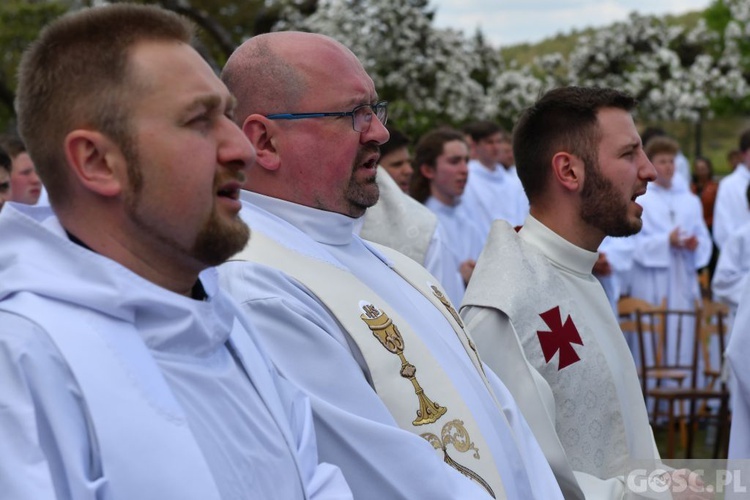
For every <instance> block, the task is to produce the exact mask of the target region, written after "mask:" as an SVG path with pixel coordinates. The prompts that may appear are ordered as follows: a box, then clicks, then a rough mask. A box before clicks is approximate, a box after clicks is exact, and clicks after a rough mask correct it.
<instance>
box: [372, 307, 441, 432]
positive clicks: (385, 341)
mask: <svg viewBox="0 0 750 500" xmlns="http://www.w3.org/2000/svg"><path fill="white" fill-rule="evenodd" d="M362 309H363V311H364V312H365V314H362V315H360V318H362V321H364V322H365V323H366V324H367V326H368V327H369V328H370V330H372V334H373V335H374V336H375V338H377V339H378V340H379V341H380V343H381V344H382V345H383V347H385V348H386V349H387V350H388V351H389V352H391V353H393V354H396V355H397V356H398V357H399V358H400V359H401V370H400V374H401V376H402V377H404V378H406V379H408V380H409V381H410V382H411V383H412V385H413V386H414V392H415V393H416V395H417V399H418V400H419V409H418V410H417V418H416V419H415V420H414V421H412V424H414V425H425V424H432V423H434V422H437V420H438V419H439V418H440V417H442V416H443V415H445V412H446V411H448V409H447V408H445V407H444V406H440V405H439V404H437V403H435V402H433V401H432V400H431V399H430V398H428V397H427V396H426V395H425V393H424V389H422V386H421V385H419V382H418V381H417V377H416V376H415V374H416V373H417V368H416V367H415V366H414V365H412V364H411V363H409V362H408V361H407V360H406V358H405V357H404V339H403V337H402V336H401V333H400V332H399V331H398V327H397V326H396V325H394V324H393V321H392V320H391V318H389V317H388V315H386V314H385V313H384V312H383V311H380V310H378V308H377V307H375V306H374V305H372V304H367V305H364V306H362Z"/></svg>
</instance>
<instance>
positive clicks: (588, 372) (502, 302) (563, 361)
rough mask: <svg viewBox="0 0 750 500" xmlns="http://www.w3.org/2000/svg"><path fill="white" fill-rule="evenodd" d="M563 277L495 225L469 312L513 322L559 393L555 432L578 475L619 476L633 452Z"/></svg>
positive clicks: (608, 377) (467, 300)
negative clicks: (493, 313) (490, 311)
mask: <svg viewBox="0 0 750 500" xmlns="http://www.w3.org/2000/svg"><path fill="white" fill-rule="evenodd" d="M498 226H500V227H502V231H498V230H497V228H498ZM559 272H560V271H559V270H558V269H556V268H554V267H553V266H552V264H551V263H550V262H549V261H548V260H547V258H546V257H545V256H544V255H543V254H541V253H540V252H539V251H538V250H537V249H536V248H535V247H534V246H532V245H530V244H528V243H526V242H525V241H523V239H522V238H521V237H519V236H518V235H517V234H516V232H515V231H514V230H513V228H512V227H511V226H510V225H509V224H507V223H504V222H503V223H502V224H501V223H500V222H499V221H496V222H495V226H494V227H493V232H492V233H491V235H490V239H489V240H488V243H487V245H486V246H485V249H484V251H483V253H482V256H481V257H480V260H479V262H478V263H477V268H476V269H475V272H474V275H473V276H472V281H474V280H476V283H472V285H473V286H472V287H469V290H468V291H467V294H466V296H465V297H464V302H463V306H464V307H465V306H479V307H489V308H494V309H497V310H500V311H502V312H504V313H505V314H507V315H508V317H509V318H510V319H511V322H512V324H513V327H514V328H515V330H516V333H517V335H518V338H519V340H520V342H521V345H522V347H523V350H524V353H525V354H526V358H527V359H528V361H529V362H530V363H531V365H532V366H533V367H534V368H535V369H536V370H537V371H538V372H539V373H540V374H541V375H542V376H543V377H544V378H545V380H546V381H547V383H548V384H549V385H550V387H551V389H552V392H553V393H554V397H555V412H556V419H555V427H556V431H557V434H558V436H559V438H560V442H561V443H562V445H563V448H564V449H565V452H566V454H567V455H568V460H569V461H570V464H571V466H572V468H573V469H574V470H579V471H582V472H586V473H589V474H592V475H595V476H597V477H614V476H617V475H621V474H623V473H624V471H625V469H626V467H627V463H626V462H627V458H628V456H629V451H628V445H627V439H626V434H625V424H624V422H623V417H622V412H621V411H622V410H621V404H620V401H619V400H618V398H617V391H616V388H615V384H614V381H613V379H612V377H613V375H612V372H611V369H610V367H609V366H608V364H607V362H606V359H605V356H604V353H603V352H602V350H601V347H600V346H599V340H598V338H597V332H595V331H592V329H591V328H590V327H589V325H588V324H587V322H586V314H585V312H584V310H583V309H579V307H578V304H577V303H576V302H575V301H574V300H572V298H571V291H570V290H569V289H568V288H567V287H566V286H565V283H564V282H563V280H562V279H561V278H560V277H559V276H558V274H557V273H559ZM477 290H479V292H478V291H477ZM480 293H481V295H480ZM585 306H586V304H582V307H585ZM508 383H512V381H508Z"/></svg>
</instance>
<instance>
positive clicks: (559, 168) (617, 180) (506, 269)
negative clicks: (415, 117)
mask: <svg viewBox="0 0 750 500" xmlns="http://www.w3.org/2000/svg"><path fill="white" fill-rule="evenodd" d="M635 105H636V102H635V100H634V99H633V98H631V97H630V96H628V95H626V94H623V93H621V92H619V91H616V90H610V89H597V88H580V87H568V88H558V89H554V90H551V91H549V92H548V93H546V94H545V95H544V96H542V97H541V99H540V100H539V101H537V103H536V104H534V105H533V106H531V107H530V108H529V109H527V110H526V111H525V112H524V113H523V114H522V116H521V118H520V119H519V121H518V123H517V125H516V128H515V130H514V133H513V141H514V142H513V149H514V153H515V159H516V165H517V168H518V175H519V177H520V179H521V181H522V182H523V185H524V188H525V190H526V193H527V194H528V197H529V201H530V215H529V216H528V217H527V219H526V221H525V223H524V225H523V227H522V228H521V229H520V231H519V232H518V233H517V232H516V231H515V230H514V229H513V228H512V227H511V226H510V225H509V224H508V223H506V222H504V221H496V222H495V223H494V225H493V227H492V231H491V233H490V237H489V240H488V243H487V245H486V246H485V249H484V251H483V253H482V256H481V257H480V259H479V261H478V262H477V266H476V268H475V270H474V275H473V277H472V280H471V282H470V283H469V286H468V289H467V291H466V295H465V297H464V302H463V307H462V310H461V315H462V317H463V319H464V321H465V322H466V324H467V327H468V328H469V329H470V330H471V332H472V334H473V336H474V339H475V341H476V343H477V347H478V349H479V352H480V354H481V355H482V356H483V357H484V359H486V360H487V363H488V364H489V365H490V366H491V367H492V369H493V370H495V371H496V372H497V373H498V374H499V375H500V377H501V379H502V380H503V381H504V382H505V383H506V384H507V386H508V388H509V389H510V391H511V393H512V394H513V396H514V397H515V398H516V400H517V401H518V402H519V405H520V406H521V408H522V410H523V412H524V415H525V416H526V418H527V419H528V420H529V423H530V425H531V427H532V429H533V430H534V433H535V435H536V436H537V439H539V441H540V443H541V444H542V448H543V449H544V450H545V453H546V455H547V458H548V459H549V460H550V463H551V464H552V467H553V470H555V472H556V474H557V475H558V478H559V477H561V475H562V476H563V477H567V478H570V477H572V476H575V480H574V481H575V482H576V483H577V485H576V484H574V485H568V486H570V489H568V491H566V494H567V495H568V497H569V498H583V496H582V495H585V498H596V499H620V498H622V497H623V495H625V478H624V476H625V474H626V473H627V472H628V471H627V466H628V460H629V459H657V458H658V457H659V455H658V452H657V450H656V445H655V443H654V439H653V435H652V432H651V428H650V426H649V421H648V416H647V414H646V407H645V405H644V402H643V395H642V393H641V386H640V384H639V381H638V374H637V373H636V369H635V364H634V362H633V359H632V356H631V355H630V350H629V349H628V346H627V344H626V343H625V340H624V338H623V335H622V332H621V331H620V327H619V324H618V322H617V320H616V318H615V316H614V314H613V311H612V309H611V308H610V306H609V303H608V300H607V297H606V295H605V293H604V290H603V289H602V287H601V285H600V284H599V282H598V281H597V280H596V278H595V277H594V276H593V275H592V268H593V266H594V264H595V262H596V261H597V256H598V254H597V249H598V247H599V245H600V243H601V242H602V240H603V239H604V237H605V236H608V235H609V236H626V235H630V234H633V233H636V232H638V231H639V230H640V228H641V213H642V208H641V206H640V205H639V204H638V203H636V198H637V197H638V196H640V195H642V194H644V193H645V192H646V185H647V184H648V182H650V181H653V180H654V179H655V178H656V173H655V170H654V166H653V165H652V164H651V162H650V161H649V160H648V158H647V157H646V154H645V153H644V150H643V147H642V145H641V140H640V137H639V135H638V131H637V130H636V128H635V125H634V123H633V118H632V116H631V114H630V112H631V111H632V110H633V109H634V107H635ZM563 489H564V490H565V489H566V486H565V485H563Z"/></svg>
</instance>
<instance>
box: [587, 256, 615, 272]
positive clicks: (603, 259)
mask: <svg viewBox="0 0 750 500" xmlns="http://www.w3.org/2000/svg"><path fill="white" fill-rule="evenodd" d="M591 272H592V273H594V275H596V276H609V275H610V274H612V266H611V265H610V263H609V260H607V254H605V253H604V252H599V257H598V258H597V259H596V262H595V263H594V268H593V269H592V270H591Z"/></svg>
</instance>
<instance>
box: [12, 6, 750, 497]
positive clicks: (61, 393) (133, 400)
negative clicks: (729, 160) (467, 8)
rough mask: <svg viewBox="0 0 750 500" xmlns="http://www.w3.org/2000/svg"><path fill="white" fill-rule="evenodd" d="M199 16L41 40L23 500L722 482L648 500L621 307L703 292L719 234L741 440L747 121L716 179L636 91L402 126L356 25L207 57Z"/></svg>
mask: <svg viewBox="0 0 750 500" xmlns="http://www.w3.org/2000/svg"><path fill="white" fill-rule="evenodd" d="M194 30H195V27H194V26H193V25H192V23H190V22H189V21H188V20H187V19H185V18H183V17H182V16H179V15H177V14H175V13H173V12H170V11H166V10H162V9H160V8H158V7H152V6H143V5H135V4H121V3H118V4H113V5H106V6H100V7H93V8H85V9H81V10H79V11H76V12H73V13H70V14H68V15H66V16H63V17H62V18H60V19H58V20H56V21H54V22H52V23H51V24H50V25H49V26H48V27H47V28H45V30H44V31H43V32H42V33H41V34H40V37H39V39H38V40H37V41H35V42H34V43H33V44H32V45H31V46H30V47H29V49H28V50H27V51H26V53H25V54H24V56H23V59H22V62H21V65H20V68H19V91H18V99H17V109H18V119H19V133H20V136H21V137H23V139H24V141H22V140H21V139H20V138H19V137H15V136H7V137H3V138H2V140H0V151H1V152H2V153H0V208H2V213H1V214H0V234H2V235H3V237H2V238H1V239H0V380H1V381H2V389H1V390H0V443H3V444H4V446H7V449H5V448H4V451H3V453H0V492H2V496H3V498H5V497H6V496H7V498H13V499H17V500H41V499H56V500H64V499H65V500H68V499H70V500H72V499H75V500H94V499H98V500H111V499H114V498H138V499H142V500H157V499H165V498H180V499H196V500H198V499H200V500H207V499H216V500H219V499H223V500H235V499H236V500H240V499H247V498H263V499H283V500H301V499H316V500H347V499H351V498H357V499H373V500H376V499H377V500H381V499H389V500H399V499H403V500H407V499H408V500H413V499H422V498H430V499H445V500H450V499H461V500H466V499H474V498H476V499H488V498H497V499H499V498H507V499H518V500H533V499H538V500H549V499H563V498H564V499H568V500H570V499H579V500H584V499H596V500H598V499H617V500H620V499H626V498H627V499H630V498H653V499H663V498H664V499H666V498H672V499H675V500H676V499H681V498H700V499H703V498H712V496H711V495H710V494H707V493H705V491H703V492H701V491H699V490H700V487H701V485H702V484H703V483H702V480H701V479H700V478H699V477H697V476H696V475H695V474H693V473H692V472H691V471H688V470H686V469H678V470H673V469H668V470H665V471H664V475H665V476H664V477H665V478H667V479H669V480H670V481H672V482H673V484H688V485H689V486H690V487H691V489H690V490H689V491H687V492H680V491H676V490H673V491H672V492H671V493H673V495H669V494H667V496H665V494H664V491H649V492H640V495H641V496H634V495H635V492H634V491H633V490H632V488H631V486H630V484H631V482H630V480H626V477H631V478H632V475H633V474H641V475H642V476H644V477H645V475H647V474H643V473H639V472H635V471H634V470H633V461H636V460H648V461H650V462H651V463H654V464H656V463H658V461H659V460H660V455H659V451H658V449H657V446H656V442H655V440H654V436H653V432H652V429H651V427H650V425H649V418H648V414H647V410H646V405H645V401H644V398H643V394H642V392H641V385H640V383H639V375H638V371H637V368H636V364H635V362H634V360H633V356H632V355H631V351H630V349H629V346H628V344H627V342H626V338H625V337H624V336H623V335H622V332H621V330H620V325H619V323H618V320H617V316H616V304H617V301H618V300H619V298H620V297H622V296H624V295H630V296H637V297H640V298H643V299H645V300H647V301H649V302H652V303H658V302H660V301H662V300H666V301H667V302H668V304H669V305H670V306H673V307H680V308H684V307H689V306H690V305H691V304H693V303H694V302H695V301H699V300H700V299H701V298H702V297H703V296H705V294H706V293H709V292H708V291H707V290H704V289H702V288H701V286H700V284H699V278H698V276H699V275H698V273H699V271H700V270H701V269H703V268H706V267H707V266H708V267H711V265H710V263H711V257H712V255H718V262H717V264H716V268H715V270H714V271H713V280H712V281H711V293H713V294H714V296H715V297H716V298H718V299H720V300H724V301H727V302H729V303H730V304H732V306H733V308H734V309H735V310H736V311H735V312H736V314H735V318H734V327H735V333H734V334H733V335H732V337H731V341H730V346H729V349H728V358H729V360H730V364H731V366H732V368H734V372H735V379H736V385H735V391H734V401H733V410H734V425H733V427H732V437H731V443H730V450H729V455H730V457H732V458H750V439H749V438H750V434H748V432H747V428H748V426H747V424H748V422H750V403H749V401H750V397H748V396H749V395H750V373H749V372H748V370H747V367H746V363H745V362H744V359H745V358H746V357H747V354H748V353H750V346H749V345H748V343H750V338H748V335H747V334H746V333H745V330H746V329H747V327H748V326H750V290H747V288H748V287H747V286H746V281H747V275H748V273H749V272H750V263H748V259H749V256H748V252H750V247H749V246H748V245H750V189H749V185H750V131H747V132H745V133H743V134H742V135H741V136H740V150H741V152H742V155H743V157H742V161H741V163H739V164H738V165H737V167H736V168H735V169H734V171H733V172H732V173H731V174H730V175H729V176H727V177H725V178H724V179H722V180H721V182H720V183H718V187H717V188H715V189H714V188H712V186H713V184H712V183H714V184H715V182H714V181H713V179H712V174H711V169H710V163H707V161H706V160H705V159H699V160H696V164H695V169H694V176H693V177H692V178H688V177H687V176H688V175H689V171H690V169H689V168H685V161H686V160H685V158H684V156H682V155H681V153H680V151H679V146H678V144H677V143H676V142H675V141H674V140H672V139H670V138H668V137H666V136H665V135H663V134H661V133H656V134H652V135H654V136H653V137H652V138H649V139H648V140H645V136H646V133H645V132H644V133H643V134H639V133H638V130H637V128H636V124H635V122H634V119H633V111H634V109H635V108H636V106H637V102H636V100H635V99H634V98H633V97H632V96H630V95H628V94H627V93H625V92H621V91H619V90H615V89H608V88H593V87H561V88H556V89H552V90H550V91H548V92H547V93H545V94H544V95H542V96H541V97H540V98H539V99H538V101H537V102H536V103H534V105H532V106H531V107H529V108H528V109H527V110H526V111H524V113H523V114H522V116H521V117H520V118H519V120H518V122H517V124H516V126H515V128H514V130H513V134H512V136H511V134H509V133H508V132H507V131H505V130H503V129H502V128H501V127H499V126H498V125H497V124H494V123H491V122H477V123H471V124H469V125H467V126H466V127H465V129H464V130H461V131H459V130H455V129H452V128H447V127H440V128H436V129H434V130H431V131H429V132H427V133H426V134H424V135H423V136H422V137H420V138H419V140H417V141H415V142H414V143H412V141H411V140H409V139H408V138H406V137H405V136H403V134H400V133H399V132H398V131H396V130H393V129H388V128H387V127H386V124H387V120H388V103H387V102H386V101H382V100H380V99H379V96H378V93H377V90H376V88H375V85H374V83H373V80H372V79H371V78H370V76H369V75H368V74H367V72H366V71H365V69H364V67H363V66H362V64H361V62H360V61H359V60H358V59H357V57H356V56H355V55H354V54H353V53H352V52H351V51H350V50H349V49H348V48H347V47H345V46H344V45H342V44H341V43H339V42H337V41H335V40H334V39H332V38H330V37H327V36H324V35H319V34H313V33H306V32H293V31H289V32H275V33H268V34H264V35H259V36H255V37H253V38H252V39H250V40H247V41H246V42H245V43H243V44H242V45H241V46H240V47H238V48H237V49H236V50H235V52H234V53H233V54H232V56H231V57H230V58H229V60H228V61H227V63H226V65H225V67H224V69H223V71H222V73H221V75H220V76H217V75H216V74H215V72H214V71H213V70H212V68H211V67H210V66H209V65H208V64H207V63H206V62H205V61H204V60H203V59H202V58H201V57H200V55H199V53H198V52H197V51H196V50H195V49H194V48H193V47H192V45H191V42H192V41H193V39H194V36H195V31H194ZM82 68H83V69H82ZM50 82H55V84H54V85H50ZM642 136H644V137H643V139H642ZM412 145H413V146H412ZM27 147H28V151H27ZM32 159H33V161H32ZM700 162H703V163H707V164H706V165H705V168H703V167H704V165H700V167H699V163H700ZM516 164H517V166H516ZM37 169H38V171H39V172H40V175H41V178H42V179H43V180H44V182H45V186H44V187H43V186H42V183H41V181H40V177H39V176H38V175H37V173H36V171H37ZM706 172H707V173H706ZM714 187H715V186H714ZM691 188H692V189H691ZM712 189H713V191H712ZM693 191H695V192H693ZM696 193H697V194H696ZM712 193H715V197H716V200H715V208H714V203H713V200H711V203H710V204H709V205H710V207H711V210H713V211H712V213H710V214H709V210H707V209H706V207H707V205H706V203H707V202H706V200H707V199H710V198H711V197H712V196H713V194H712ZM34 205H35V206H34ZM717 252H718V254H717ZM595 278H597V279H598V280H597V279H595ZM743 363H745V364H743ZM660 478H661V476H660ZM665 480H666V479H665ZM683 493H684V494H683ZM691 495H695V496H691Z"/></svg>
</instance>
